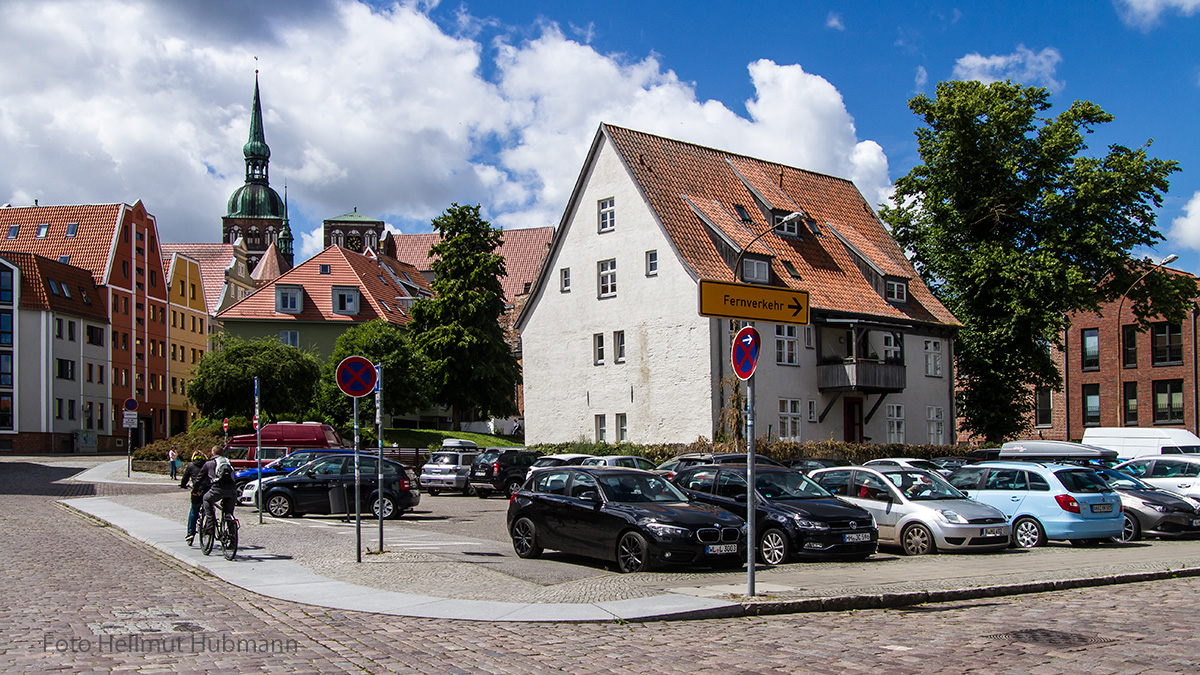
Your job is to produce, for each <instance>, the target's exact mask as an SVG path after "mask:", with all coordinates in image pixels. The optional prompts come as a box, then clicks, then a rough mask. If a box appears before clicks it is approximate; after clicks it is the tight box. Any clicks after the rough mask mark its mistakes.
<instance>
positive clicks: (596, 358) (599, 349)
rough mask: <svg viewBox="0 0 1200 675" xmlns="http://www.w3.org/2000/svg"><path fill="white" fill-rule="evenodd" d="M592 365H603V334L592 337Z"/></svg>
mask: <svg viewBox="0 0 1200 675" xmlns="http://www.w3.org/2000/svg"><path fill="white" fill-rule="evenodd" d="M592 365H594V366H602V365H604V333H596V334H595V335H593V336H592Z"/></svg>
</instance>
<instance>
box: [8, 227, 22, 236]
mask: <svg viewBox="0 0 1200 675" xmlns="http://www.w3.org/2000/svg"><path fill="white" fill-rule="evenodd" d="M20 232H21V226H20V225H9V226H8V238H9V239H16V238H17V235H18V234H19V233H20Z"/></svg>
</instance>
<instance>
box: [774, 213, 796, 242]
mask: <svg viewBox="0 0 1200 675" xmlns="http://www.w3.org/2000/svg"><path fill="white" fill-rule="evenodd" d="M801 220H803V218H800V217H794V218H791V219H789V218H788V217H787V216H775V232H776V234H782V235H786V236H790V237H798V236H800V221H801Z"/></svg>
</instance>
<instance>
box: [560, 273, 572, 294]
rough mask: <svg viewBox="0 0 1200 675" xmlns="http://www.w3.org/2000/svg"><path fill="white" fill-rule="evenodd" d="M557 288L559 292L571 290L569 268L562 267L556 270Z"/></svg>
mask: <svg viewBox="0 0 1200 675" xmlns="http://www.w3.org/2000/svg"><path fill="white" fill-rule="evenodd" d="M558 290H559V292H560V293H570V292H571V268H570V267H564V268H562V269H560V270H559V271H558Z"/></svg>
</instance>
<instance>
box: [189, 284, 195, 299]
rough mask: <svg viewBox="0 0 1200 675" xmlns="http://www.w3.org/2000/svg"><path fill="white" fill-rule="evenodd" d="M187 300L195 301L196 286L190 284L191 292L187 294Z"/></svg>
mask: <svg viewBox="0 0 1200 675" xmlns="http://www.w3.org/2000/svg"><path fill="white" fill-rule="evenodd" d="M188 299H189V300H195V299H196V284H191V291H190V293H189V295H188Z"/></svg>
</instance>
